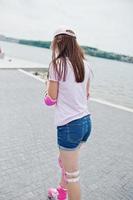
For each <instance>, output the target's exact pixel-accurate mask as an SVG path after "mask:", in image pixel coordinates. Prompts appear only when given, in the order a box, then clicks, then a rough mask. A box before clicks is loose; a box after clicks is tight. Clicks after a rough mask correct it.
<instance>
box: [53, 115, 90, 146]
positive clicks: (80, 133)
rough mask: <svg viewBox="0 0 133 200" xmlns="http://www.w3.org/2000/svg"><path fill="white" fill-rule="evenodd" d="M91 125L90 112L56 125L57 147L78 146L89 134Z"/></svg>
mask: <svg viewBox="0 0 133 200" xmlns="http://www.w3.org/2000/svg"><path fill="white" fill-rule="evenodd" d="M91 127H92V123H91V118H90V114H88V115H86V116H84V117H82V118H79V119H75V120H73V121H71V122H69V123H67V124H65V125H62V126H57V144H58V147H59V149H63V150H75V149H77V148H79V147H80V146H81V144H82V143H84V142H86V141H87V139H88V137H89V136H90V133H91Z"/></svg>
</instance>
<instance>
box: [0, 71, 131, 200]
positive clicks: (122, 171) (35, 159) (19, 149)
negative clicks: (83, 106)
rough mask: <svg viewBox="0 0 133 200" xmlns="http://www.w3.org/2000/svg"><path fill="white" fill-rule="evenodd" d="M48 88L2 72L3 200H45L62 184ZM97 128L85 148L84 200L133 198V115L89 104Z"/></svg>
mask: <svg viewBox="0 0 133 200" xmlns="http://www.w3.org/2000/svg"><path fill="white" fill-rule="evenodd" d="M43 91H44V84H43V83H42V82H41V81H39V80H36V79H34V78H33V77H30V76H27V75H26V74H24V73H22V72H20V71H18V70H16V69H14V70H13V69H8V70H4V69H1V70H0V200H45V199H47V189H48V188H49V187H51V186H52V187H53V186H54V187H56V186H57V185H58V182H59V179H60V175H61V173H60V168H59V167H58V162H57V158H58V147H57V145H56V127H54V121H53V120H54V107H51V108H50V107H47V106H45V105H43V103H42V99H43ZM88 104H90V105H89V107H90V110H91V114H92V121H93V129H92V133H91V136H90V138H89V140H88V141H87V143H86V145H85V146H84V147H83V148H82V149H81V154H80V173H81V178H80V182H81V189H82V200H132V199H133V113H131V112H128V111H124V110H120V109H117V108H113V107H110V106H107V105H102V104H99V103H96V102H93V101H91V102H88Z"/></svg>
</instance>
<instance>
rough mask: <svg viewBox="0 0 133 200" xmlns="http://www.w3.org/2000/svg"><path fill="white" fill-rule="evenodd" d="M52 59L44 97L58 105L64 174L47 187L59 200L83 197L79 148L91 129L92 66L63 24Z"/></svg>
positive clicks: (59, 141)
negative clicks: (52, 185)
mask: <svg viewBox="0 0 133 200" xmlns="http://www.w3.org/2000/svg"><path fill="white" fill-rule="evenodd" d="M51 49H52V61H51V63H50V65H49V73H48V84H47V89H46V92H45V97H44V101H45V104H46V105H49V106H51V105H55V125H56V126H57V143H58V147H59V158H58V162H59V166H60V167H61V170H62V177H61V181H60V183H59V185H58V187H57V188H56V189H55V188H50V189H49V190H48V197H49V198H51V199H57V200H67V198H68V199H69V200H81V189H80V181H79V178H80V177H79V174H80V173H79V171H80V170H79V151H80V146H81V144H82V143H85V142H86V141H87V139H88V137H89V135H90V132H91V117H90V116H91V114H90V112H89V110H88V101H87V100H88V98H89V82H90V67H89V64H88V62H87V60H86V59H85V56H84V53H83V51H82V49H81V48H80V46H79V45H78V43H77V39H76V35H75V33H74V32H73V31H72V30H71V29H68V28H65V27H63V28H60V29H58V30H57V31H56V32H55V34H54V38H53V41H52V44H51Z"/></svg>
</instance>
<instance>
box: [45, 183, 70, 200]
mask: <svg viewBox="0 0 133 200" xmlns="http://www.w3.org/2000/svg"><path fill="white" fill-rule="evenodd" d="M48 198H49V199H51V200H67V189H64V188H63V187H61V186H60V185H59V186H58V187H57V189H55V188H50V189H49V190H48Z"/></svg>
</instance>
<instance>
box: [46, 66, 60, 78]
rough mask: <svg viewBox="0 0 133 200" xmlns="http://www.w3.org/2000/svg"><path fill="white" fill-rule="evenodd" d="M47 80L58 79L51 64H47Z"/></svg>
mask: <svg viewBox="0 0 133 200" xmlns="http://www.w3.org/2000/svg"><path fill="white" fill-rule="evenodd" d="M48 80H51V81H58V74H57V72H56V71H55V69H54V67H53V65H52V64H50V66H49V71H48Z"/></svg>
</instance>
